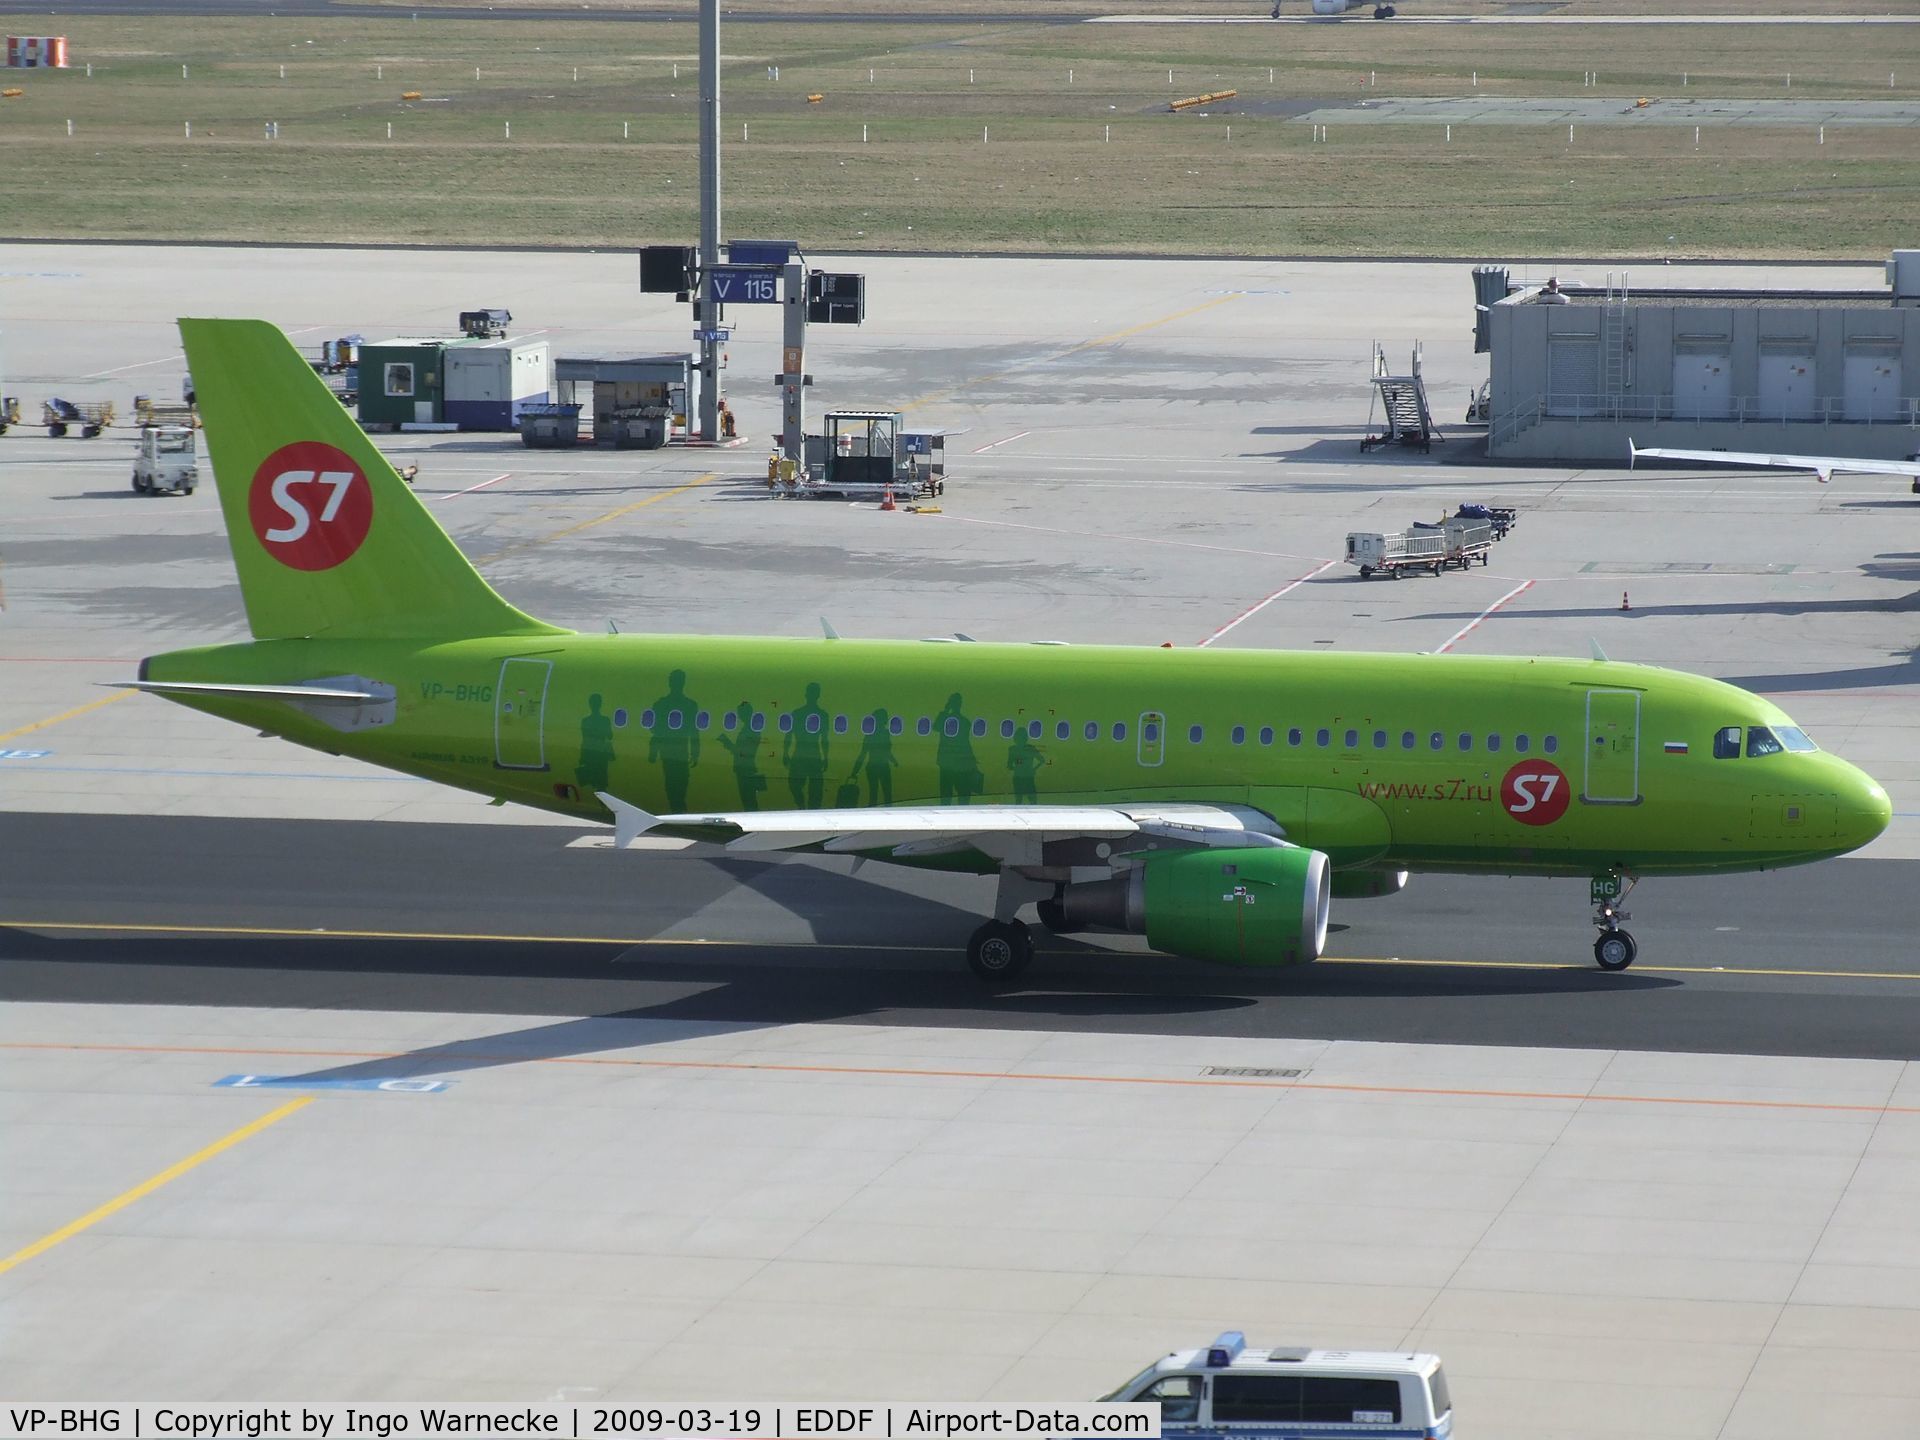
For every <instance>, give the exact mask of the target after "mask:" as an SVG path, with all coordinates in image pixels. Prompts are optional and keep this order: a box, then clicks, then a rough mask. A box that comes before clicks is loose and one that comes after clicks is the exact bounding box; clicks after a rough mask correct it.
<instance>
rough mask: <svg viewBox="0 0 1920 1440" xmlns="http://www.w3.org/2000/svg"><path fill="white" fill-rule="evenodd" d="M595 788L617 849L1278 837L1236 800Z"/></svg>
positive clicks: (1005, 852) (1004, 852) (916, 850)
mask: <svg viewBox="0 0 1920 1440" xmlns="http://www.w3.org/2000/svg"><path fill="white" fill-rule="evenodd" d="M597 793H598V794H599V796H600V799H601V801H602V802H604V803H605V805H606V806H607V808H608V809H609V810H611V811H613V815H614V847H615V848H616V849H624V848H625V847H626V846H627V845H629V844H631V843H632V842H633V841H634V840H635V839H637V838H638V837H639V836H641V835H644V834H646V833H647V832H648V831H650V830H655V829H660V830H668V831H672V832H675V833H677V834H680V835H683V836H688V837H690V838H694V839H701V840H712V841H716V842H718V843H721V844H724V845H725V846H726V847H727V849H729V850H803V849H811V848H815V847H818V848H819V849H822V850H825V851H827V852H828V853H830V854H845V853H850V852H871V851H875V850H892V851H894V852H895V853H897V854H900V855H902V856H905V855H911V854H935V853H939V852H942V851H952V850H959V849H968V848H971V849H977V850H979V851H981V852H982V853H983V854H986V855H989V856H992V857H993V858H995V859H1007V860H1011V859H1012V858H1013V855H1014V854H1015V853H1016V852H1023V853H1025V854H1031V853H1032V852H1034V851H1037V850H1038V848H1039V847H1040V846H1041V845H1042V844H1044V843H1045V842H1048V841H1056V840H1075V839H1085V840H1111V841H1116V842H1119V843H1117V844H1116V845H1115V847H1114V848H1115V849H1116V850H1119V851H1124V850H1127V849H1129V848H1146V847H1147V846H1148V845H1149V844H1153V843H1155V842H1161V843H1166V842H1170V843H1172V844H1176V845H1189V846H1193V847H1195V848H1210V847H1218V846H1222V845H1226V846H1243V847H1252V846H1259V845H1284V844H1285V843H1286V840H1285V838H1284V832H1283V831H1282V830H1281V828H1280V826H1279V825H1277V824H1276V823H1275V822H1274V821H1273V820H1272V818H1271V817H1269V816H1267V815H1265V814H1262V813H1261V812H1260V811H1258V810H1254V809H1251V808H1248V807H1245V806H1238V805H1184V804H1158V803H1152V802H1145V803H1141V804H1133V803H1131V802H1125V803H1121V804H1117V805H898V806H894V805H888V806H878V807H873V808H869V809H857V810H731V811H720V812H716V813H710V814H687V815H654V814H651V813H649V812H648V811H645V810H642V809H640V808H639V807H638V806H637V805H629V804H628V803H627V802H626V801H624V800H622V799H620V798H619V797H617V796H614V795H609V794H608V793H606V792H605V791H599V792H597ZM1129 842H1139V843H1138V844H1133V845H1130V844H1129Z"/></svg>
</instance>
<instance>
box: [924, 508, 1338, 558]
mask: <svg viewBox="0 0 1920 1440" xmlns="http://www.w3.org/2000/svg"><path fill="white" fill-rule="evenodd" d="M942 518H943V519H945V520H946V521H947V523H948V524H950V525H997V526H999V527H1000V528H1001V529H1003V530H1033V531H1036V532H1038V533H1040V534H1043V535H1071V536H1073V537H1074V538H1075V539H1077V540H1118V541H1120V542H1121V543H1122V544H1124V545H1172V546H1176V547H1178V548H1179V549H1182V550H1213V551H1216V552H1218V553H1220V554H1222V555H1253V556H1257V557H1258V558H1260V559H1262V560H1317V559H1319V558H1320V557H1319V556H1317V555H1297V554H1295V553H1294V552H1293V551H1291V550H1250V549H1248V548H1247V547H1246V546H1244V545H1208V544H1207V543H1205V542H1204V541H1200V540H1166V539H1162V538H1160V537H1159V536H1156V535H1116V534H1113V533H1112V532H1110V531H1106V530H1069V529H1067V528H1066V527H1065V526H1062V525H1028V524H1025V523H1023V522H1021V521H1019V520H989V519H988V518H986V517H985V516H984V515H954V514H951V513H949V514H947V515H944V516H943V517H942ZM1333 563H1334V562H1333V561H1331V560H1329V561H1327V564H1328V565H1331V564H1333ZM1321 568H1322V569H1324V568H1326V567H1325V566H1322V567H1321Z"/></svg>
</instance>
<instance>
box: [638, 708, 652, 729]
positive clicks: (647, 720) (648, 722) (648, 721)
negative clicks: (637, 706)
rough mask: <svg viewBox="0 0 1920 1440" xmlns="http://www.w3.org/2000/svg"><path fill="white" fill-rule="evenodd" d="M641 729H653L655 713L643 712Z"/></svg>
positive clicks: (641, 713) (641, 714)
mask: <svg viewBox="0 0 1920 1440" xmlns="http://www.w3.org/2000/svg"><path fill="white" fill-rule="evenodd" d="M640 728H641V729H642V730H651V729H652V728H653V711H651V710H642V711H641V712H640Z"/></svg>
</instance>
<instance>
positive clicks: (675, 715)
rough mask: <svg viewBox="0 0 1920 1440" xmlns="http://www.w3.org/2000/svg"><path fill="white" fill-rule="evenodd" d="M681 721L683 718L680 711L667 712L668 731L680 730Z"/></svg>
mask: <svg viewBox="0 0 1920 1440" xmlns="http://www.w3.org/2000/svg"><path fill="white" fill-rule="evenodd" d="M680 719H681V716H680V712H679V711H678V710H669V711H667V729H669V730H678V729H679V728H680Z"/></svg>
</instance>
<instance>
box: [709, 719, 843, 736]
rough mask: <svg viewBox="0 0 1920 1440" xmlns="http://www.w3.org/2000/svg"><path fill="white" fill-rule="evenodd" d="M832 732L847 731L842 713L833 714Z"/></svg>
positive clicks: (840, 733) (841, 732) (840, 732)
mask: <svg viewBox="0 0 1920 1440" xmlns="http://www.w3.org/2000/svg"><path fill="white" fill-rule="evenodd" d="M701 719H702V721H703V722H704V720H705V719H706V717H705V716H704V715H703V716H702V717H701ZM700 728H701V729H702V730H704V729H706V728H707V727H706V725H705V724H704V723H703V724H702V725H701V726H700ZM833 733H834V734H836V735H844V734H846V733H847V717H846V716H844V715H836V716H834V717H833Z"/></svg>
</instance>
